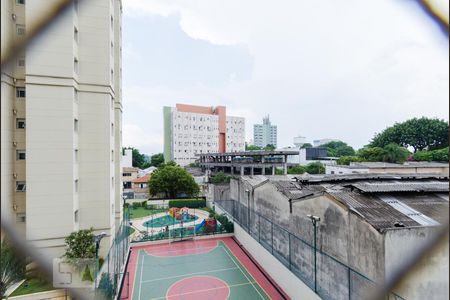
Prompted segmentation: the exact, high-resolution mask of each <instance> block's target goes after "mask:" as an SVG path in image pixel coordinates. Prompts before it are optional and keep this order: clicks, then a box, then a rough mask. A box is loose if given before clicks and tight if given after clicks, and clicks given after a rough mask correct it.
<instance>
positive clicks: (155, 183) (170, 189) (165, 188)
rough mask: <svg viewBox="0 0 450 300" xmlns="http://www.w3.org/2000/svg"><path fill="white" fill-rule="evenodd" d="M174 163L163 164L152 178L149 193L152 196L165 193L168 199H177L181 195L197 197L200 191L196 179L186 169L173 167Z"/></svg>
mask: <svg viewBox="0 0 450 300" xmlns="http://www.w3.org/2000/svg"><path fill="white" fill-rule="evenodd" d="M173 164H174V163H173V162H168V163H167V164H162V165H161V166H160V167H159V168H158V169H157V170H156V171H155V172H154V173H153V174H152V176H151V177H150V180H149V183H148V184H149V192H150V194H151V195H152V196H155V195H156V194H159V193H163V194H164V195H165V197H166V198H168V197H170V198H176V197H177V195H179V194H182V193H183V194H187V195H188V196H196V195H197V194H198V192H199V190H200V188H199V186H198V185H197V183H195V181H194V178H193V177H192V175H191V174H189V172H187V171H186V170H185V169H184V168H182V167H180V166H177V165H175V166H174V165H173Z"/></svg>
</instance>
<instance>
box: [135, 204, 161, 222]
mask: <svg viewBox="0 0 450 300" xmlns="http://www.w3.org/2000/svg"><path fill="white" fill-rule="evenodd" d="M129 209H130V219H139V218H143V217H146V216H151V215H154V214H159V213H161V212H165V211H167V209H146V208H144V207H136V208H133V207H132V206H130V207H129Z"/></svg>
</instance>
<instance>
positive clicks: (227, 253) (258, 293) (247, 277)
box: [219, 245, 271, 299]
mask: <svg viewBox="0 0 450 300" xmlns="http://www.w3.org/2000/svg"><path fill="white" fill-rule="evenodd" d="M219 247H221V248H223V250H224V251H225V252H226V253H227V255H228V257H229V258H230V259H231V260H232V261H233V262H234V264H235V265H236V267H238V268H239V270H240V271H241V273H242V274H243V275H244V276H245V278H247V280H248V282H250V283H251V284H252V286H253V288H254V289H255V290H256V292H258V294H259V296H260V297H261V299H265V298H264V297H263V295H261V293H260V292H259V290H258V289H257V288H256V287H255V285H254V284H253V283H254V282H256V279H255V278H253V276H252V274H250V272H249V275H250V276H251V277H252V278H253V280H254V281H251V280H250V279H249V278H248V276H247V275H246V274H245V273H244V271H242V269H241V267H240V266H239V265H238V264H237V263H236V261H235V260H234V259H233V258H232V257H231V255H230V253H228V251H227V250H226V249H225V247H224V246H223V245H220V246H219ZM230 251H231V250H230ZM239 263H240V262H239ZM264 293H265V291H264ZM269 299H271V298H270V297H269Z"/></svg>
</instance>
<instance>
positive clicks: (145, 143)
mask: <svg viewBox="0 0 450 300" xmlns="http://www.w3.org/2000/svg"><path fill="white" fill-rule="evenodd" d="M122 132H123V141H122V145H123V146H124V147H135V148H137V149H139V150H140V152H141V153H146V154H153V153H158V152H161V150H162V147H163V134H162V133H159V134H158V133H149V132H148V131H146V130H144V129H142V128H141V127H140V126H139V125H137V124H129V123H124V124H123V125H122Z"/></svg>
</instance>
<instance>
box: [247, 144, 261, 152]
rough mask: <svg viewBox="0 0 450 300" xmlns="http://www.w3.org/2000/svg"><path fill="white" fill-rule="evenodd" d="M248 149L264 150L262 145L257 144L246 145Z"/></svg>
mask: <svg viewBox="0 0 450 300" xmlns="http://www.w3.org/2000/svg"><path fill="white" fill-rule="evenodd" d="M245 150H246V151H253V150H262V149H261V147H258V146H255V145H245Z"/></svg>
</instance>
